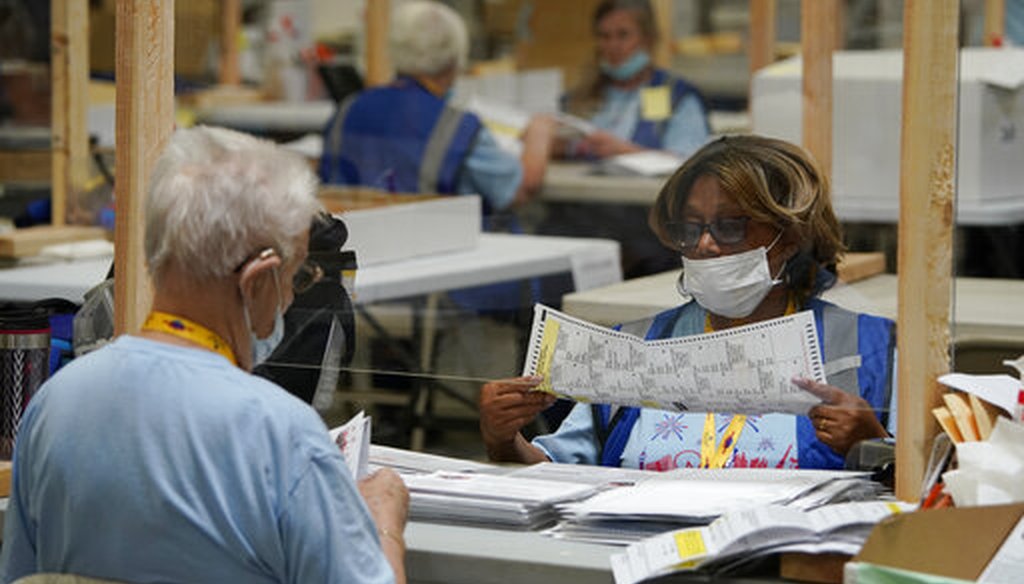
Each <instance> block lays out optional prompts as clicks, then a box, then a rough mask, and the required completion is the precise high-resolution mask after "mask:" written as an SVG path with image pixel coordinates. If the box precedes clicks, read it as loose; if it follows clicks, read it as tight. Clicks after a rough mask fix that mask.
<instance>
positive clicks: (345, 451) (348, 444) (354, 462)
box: [329, 412, 372, 480]
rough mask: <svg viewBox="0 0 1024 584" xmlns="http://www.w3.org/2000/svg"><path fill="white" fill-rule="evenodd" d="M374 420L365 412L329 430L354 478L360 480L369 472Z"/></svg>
mask: <svg viewBox="0 0 1024 584" xmlns="http://www.w3.org/2000/svg"><path fill="white" fill-rule="evenodd" d="M371 427H372V422H371V419H370V417H369V416H367V415H366V414H364V413H363V412H359V413H358V414H356V415H354V416H352V419H351V420H349V421H347V422H345V423H344V424H342V425H341V426H338V427H337V428H332V429H331V430H330V432H329V434H330V436H331V440H334V443H335V444H337V445H338V448H339V449H340V450H341V455H342V456H343V457H344V458H345V466H347V467H348V471H349V472H350V473H352V478H354V479H356V480H359V479H361V478H363V477H365V476H366V475H367V474H369V453H370V429H371Z"/></svg>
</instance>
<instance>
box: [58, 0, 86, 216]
mask: <svg viewBox="0 0 1024 584" xmlns="http://www.w3.org/2000/svg"><path fill="white" fill-rule="evenodd" d="M50 76H51V80H52V95H53V101H52V105H51V116H52V117H51V124H50V127H51V136H52V138H51V152H52V155H51V163H50V164H51V172H50V181H51V182H50V184H51V185H52V189H51V199H50V200H51V211H50V215H51V223H52V224H53V225H64V224H66V223H67V221H68V216H69V215H72V216H73V215H74V214H75V213H74V209H75V208H76V207H77V200H78V197H79V196H80V195H81V194H82V192H83V190H84V188H85V184H86V182H87V181H88V180H89V129H88V126H87V123H86V111H87V107H88V99H89V4H88V1H87V0H51V2H50ZM69 206H70V209H69Z"/></svg>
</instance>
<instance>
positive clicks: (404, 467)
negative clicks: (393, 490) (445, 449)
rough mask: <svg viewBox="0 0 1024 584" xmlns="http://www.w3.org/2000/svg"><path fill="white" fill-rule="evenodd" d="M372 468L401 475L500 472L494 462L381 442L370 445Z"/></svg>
mask: <svg viewBox="0 0 1024 584" xmlns="http://www.w3.org/2000/svg"><path fill="white" fill-rule="evenodd" d="M369 459H370V468H371V469H376V468H382V467H386V468H390V469H391V470H393V471H395V472H397V473H398V474H400V475H408V474H430V473H432V472H437V471H442V470H443V471H452V472H480V473H495V474H497V473H499V472H500V470H501V469H500V467H498V466H495V465H493V464H487V463H483V462H476V461H473V460H464V459H461V458H451V457H448V456H441V455H439V454H428V453H426V452H415V451H412V450H404V449H402V448H392V447H391V446H381V445H380V444H371V445H370V455H369Z"/></svg>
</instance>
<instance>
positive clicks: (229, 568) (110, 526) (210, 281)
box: [0, 127, 408, 584]
mask: <svg viewBox="0 0 1024 584" xmlns="http://www.w3.org/2000/svg"><path fill="white" fill-rule="evenodd" d="M315 192H316V179H315V177H314V176H313V173H312V171H311V170H310V169H309V168H308V166H307V165H306V163H305V162H304V161H303V160H301V159H300V158H299V157H298V156H296V155H294V154H291V153H289V152H286V151H284V150H281V149H279V148H277V147H275V146H274V145H273V144H271V143H269V142H264V141H261V140H256V139H255V138H252V137H250V136H246V135H244V134H239V133H236V132H231V131H228V130H222V129H215V128H205V127H199V128H194V129H189V130H179V131H177V132H176V133H175V134H174V135H173V136H172V138H171V141H170V143H169V145H168V147H167V149H166V151H165V152H164V154H163V156H162V157H161V158H160V160H159V161H158V163H157V166H156V168H155V170H154V172H153V175H152V178H151V180H150V186H149V196H148V200H147V202H146V224H145V228H146V242H145V249H146V260H147V264H148V269H149V272H150V275H151V276H152V279H153V284H154V288H155V290H154V297H153V311H152V312H151V313H150V315H149V317H148V318H147V319H146V321H145V324H144V325H143V328H142V331H141V332H140V333H139V334H138V335H123V336H121V337H119V338H118V339H116V340H115V341H113V342H111V343H109V344H108V345H106V346H104V347H103V348H100V349H98V350H96V351H94V352H92V353H90V354H88V355H85V356H84V357H81V358H79V359H76V360H75V361H73V362H72V363H71V364H69V365H68V366H66V367H64V368H63V369H61V371H59V372H58V373H57V374H56V375H55V376H54V377H53V378H51V379H50V380H49V381H48V382H47V383H46V384H45V385H43V387H42V388H41V389H40V391H39V392H38V393H37V394H36V395H35V396H33V398H32V402H31V403H30V404H29V407H28V409H27V411H26V412H25V415H24V417H23V418H22V421H21V427H20V431H19V435H18V440H17V443H16V447H15V454H14V480H13V481H12V485H11V496H10V502H9V506H8V508H7V512H6V523H5V525H4V531H3V535H4V542H3V554H2V556H0V580H2V581H3V582H10V581H13V580H16V579H18V578H20V577H22V576H25V575H28V574H32V573H36V572H60V573H73V574H78V575H85V576H91V577H94V578H103V579H110V580H117V581H125V582H171V583H173V582H180V583H189V584H198V583H203V582H209V583H211V584H212V583H221V582H267V583H271V582H373V583H376V582H393V581H395V580H398V581H402V582H404V580H405V576H404V568H403V563H402V562H403V556H404V543H403V540H402V532H403V530H404V527H405V520H406V514H407V510H408V493H407V491H406V490H405V487H404V485H403V484H402V481H401V479H400V478H398V476H397V475H396V474H395V473H394V472H393V471H390V470H383V471H379V472H378V473H377V474H375V475H372V476H371V477H369V478H368V479H365V480H364V481H362V482H361V483H360V484H359V485H358V488H357V485H356V483H355V481H354V480H353V478H352V476H351V475H350V474H349V472H348V471H347V470H346V467H345V463H344V460H343V458H342V455H341V452H340V451H339V449H338V447H337V446H336V445H335V444H334V442H333V441H332V440H331V439H330V437H329V436H328V434H327V429H326V427H325V426H324V423H323V422H322V421H321V420H320V418H319V416H318V415H317V414H316V412H314V411H313V410H312V408H310V407H309V406H308V405H306V404H304V403H302V402H301V401H300V400H298V399H296V398H295V397H293V396H291V395H290V394H288V393H287V392H285V391H284V390H283V389H282V388H280V387H278V386H276V385H274V384H273V383H270V382H269V381H267V380H265V379H263V378H260V377H256V376H254V375H251V374H250V373H249V371H250V370H251V369H252V367H253V365H255V364H256V363H257V362H258V361H259V359H260V357H261V356H265V355H267V354H269V353H270V352H271V351H272V350H273V346H274V344H275V343H276V342H277V341H278V340H280V336H281V335H280V333H282V332H283V328H284V326H283V320H282V318H281V315H282V314H283V312H284V311H285V310H286V309H287V308H288V306H289V305H290V304H291V302H292V299H293V296H294V292H293V288H294V290H300V289H301V288H303V286H304V284H305V283H308V282H309V279H308V278H306V277H304V275H305V274H307V273H308V270H307V268H308V266H307V264H306V253H307V252H306V248H307V241H308V238H309V229H310V224H311V220H312V218H313V216H314V215H315V213H317V211H318V210H319V203H318V202H317V200H316V198H315V196H314V194H315ZM360 494H361V495H362V497H360ZM134 542H138V543H142V542H144V544H143V545H136V546H135V547H134V548H133V549H130V550H126V548H125V544H126V543H128V544H129V545H131V544H132V543H134Z"/></svg>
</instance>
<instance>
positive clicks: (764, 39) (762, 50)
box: [747, 0, 778, 77]
mask: <svg viewBox="0 0 1024 584" xmlns="http://www.w3.org/2000/svg"><path fill="white" fill-rule="evenodd" d="M777 15H778V12H777V6H776V0H750V40H749V43H750V44H749V45H748V46H747V60H748V61H749V63H750V76H751V77H753V76H754V73H756V72H757V71H758V70H759V69H761V68H762V67H765V66H767V65H771V64H772V63H773V62H774V61H775V19H776V18H777Z"/></svg>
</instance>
